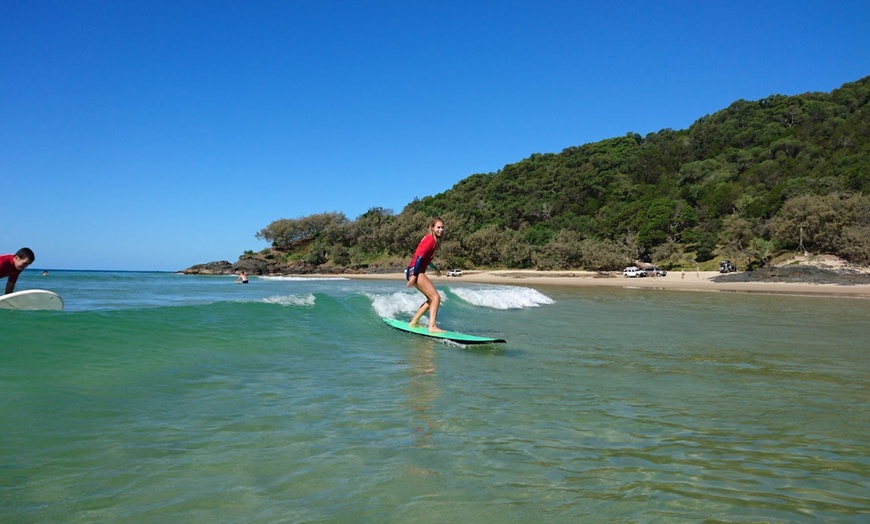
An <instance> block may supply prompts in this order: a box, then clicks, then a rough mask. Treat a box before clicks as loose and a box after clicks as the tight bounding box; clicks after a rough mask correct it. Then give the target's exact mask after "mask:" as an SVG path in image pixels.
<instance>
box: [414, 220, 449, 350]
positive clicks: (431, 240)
mask: <svg viewBox="0 0 870 524" xmlns="http://www.w3.org/2000/svg"><path fill="white" fill-rule="evenodd" d="M443 234H444V221H443V220H441V219H440V218H438V217H433V218H431V219H430V220H429V231H428V232H427V233H426V235H425V236H424V237H423V239H422V240H420V243H419V244H418V245H417V249H416V250H415V251H414V258H412V259H411V263H410V264H409V265H408V267H407V268H405V278H407V279H408V287H416V288H417V290H418V291H420V293H423V295H424V296H425V297H426V302H424V303H423V304H422V305H421V306H420V309H418V310H417V312H416V313H415V314H414V318H413V319H412V320H411V321H410V322H408V325H409V326H412V327H413V326H416V325H418V324H417V322H419V320H420V317H422V316H423V314H424V313H426V311H429V332H430V333H443V332H444V330H443V329H441V328H439V327H438V326H436V325H435V321H436V319H437V317H438V306H439V305H441V295H439V294H438V290H437V289H435V285H434V284H432V281H431V280H429V277H427V276H426V268H427V267H428V266H429V265H430V264H431V263H432V258H433V257H434V256H435V251H436V250H437V249H438V245H439V243H440V240H441V235H443ZM436 270H437V268H436Z"/></svg>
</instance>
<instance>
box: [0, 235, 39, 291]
mask: <svg viewBox="0 0 870 524" xmlns="http://www.w3.org/2000/svg"><path fill="white" fill-rule="evenodd" d="M34 260H36V255H34V254H33V250H31V249H30V248H29V247H22V248H21V249H19V250H18V251H17V252H16V253H15V254H14V255H12V254H9V255H0V278H4V277H9V280H7V281H6V293H5V294H7V295H8V294H9V293H12V292H13V291H15V283H16V282H18V275H20V274H21V272H22V271H24V270H25V269H26V268H27V266H29V265H30V264H32V263H33V261H34Z"/></svg>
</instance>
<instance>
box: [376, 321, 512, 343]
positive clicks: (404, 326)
mask: <svg viewBox="0 0 870 524" xmlns="http://www.w3.org/2000/svg"><path fill="white" fill-rule="evenodd" d="M383 320H384V322H386V323H387V325H388V326H391V327H394V328H396V329H399V330H401V331H405V332H407V333H414V334H415V335H423V336H424V337H432V338H442V339H444V340H450V341H452V342H457V343H459V344H504V343H505V341H504V340H502V339H500V338H489V337H479V336H477V335H467V334H465V333H457V332H456V331H445V332H444V333H429V329H428V328H427V327H426V326H417V327H411V326H409V325H408V323H407V322H402V321H401V320H396V319H394V318H386V317H383Z"/></svg>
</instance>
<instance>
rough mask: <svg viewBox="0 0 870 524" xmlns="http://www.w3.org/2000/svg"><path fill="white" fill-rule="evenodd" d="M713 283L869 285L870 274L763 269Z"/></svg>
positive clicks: (797, 268) (799, 268)
mask: <svg viewBox="0 0 870 524" xmlns="http://www.w3.org/2000/svg"><path fill="white" fill-rule="evenodd" d="M712 280H713V281H714V282H793V283H800V284H839V285H843V286H849V285H858V284H870V274H867V273H864V272H862V271H857V270H852V269H825V268H819V267H813V266H782V267H765V268H761V269H756V270H754V271H745V272H739V273H730V274H728V275H719V276H716V277H713V279H712Z"/></svg>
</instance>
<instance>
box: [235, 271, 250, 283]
mask: <svg viewBox="0 0 870 524" xmlns="http://www.w3.org/2000/svg"><path fill="white" fill-rule="evenodd" d="M247 283H248V275H246V274H245V272H244V271H239V278H237V279H236V284H247Z"/></svg>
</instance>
